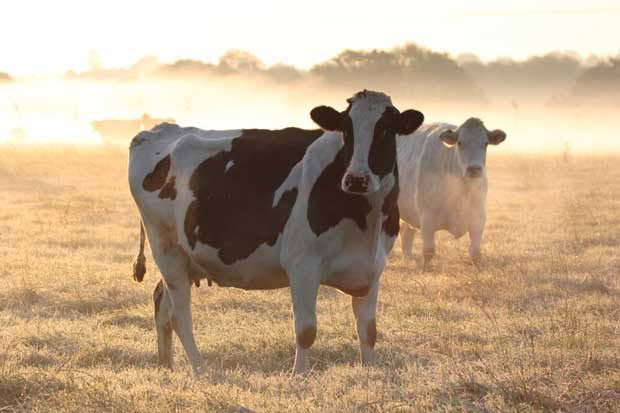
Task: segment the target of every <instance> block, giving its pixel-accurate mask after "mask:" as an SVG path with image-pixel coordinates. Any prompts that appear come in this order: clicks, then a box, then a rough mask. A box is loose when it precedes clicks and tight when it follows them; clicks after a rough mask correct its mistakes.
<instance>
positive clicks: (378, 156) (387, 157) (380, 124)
mask: <svg viewBox="0 0 620 413" xmlns="http://www.w3.org/2000/svg"><path fill="white" fill-rule="evenodd" d="M397 116H398V112H397V110H396V109H395V108H394V107H392V106H388V107H387V108H385V111H384V112H383V114H382V115H381V117H380V118H379V120H378V121H377V123H376V124H375V129H374V133H373V137H372V143H371V145H370V153H369V155H368V166H369V167H370V170H371V171H372V172H373V173H374V174H375V175H377V176H379V178H380V179H383V178H384V177H385V176H386V175H387V174H389V173H390V172H392V171H393V170H394V163H395V162H396V131H395V130H394V127H393V124H394V123H395V122H396V119H397Z"/></svg>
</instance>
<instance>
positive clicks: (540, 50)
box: [0, 0, 620, 76]
mask: <svg viewBox="0 0 620 413" xmlns="http://www.w3.org/2000/svg"><path fill="white" fill-rule="evenodd" d="M618 21H620V0H615V1H610V0H589V1H576V0H563V1H558V0H545V1H541V0H537V1H534V0H521V1H519V2H514V1H496V0H494V1H487V0H470V1H467V2H463V1H441V0H438V1H427V2H417V1H411V0H408V1H387V0H386V1H381V2H365V1H359V0H358V1H334V0H329V1H325V0H316V1H309V2H305V3H301V2H296V1H278V0H273V1H268V0H262V1H240V0H237V1H234V0H229V1H218V2H211V1H187V0H177V1H174V2H170V1H165V2H164V1H160V2H158V1H153V0H150V1H144V0H136V1H127V0H124V1H118V0H108V1H106V2H96V3H95V2H86V1H70V0H58V1H54V2H43V1H32V0H19V1H13V0H9V1H4V2H3V10H2V16H1V17H0V51H1V53H0V72H8V73H9V74H11V75H12V76H41V75H49V74H60V73H65V72H66V71H68V70H75V71H83V70H87V69H88V68H89V67H90V66H92V65H93V64H100V65H101V66H102V67H104V68H111V67H126V66H129V65H131V64H133V63H135V62H136V61H137V60H138V59H139V58H141V57H143V56H145V55H152V56H157V57H158V58H159V59H160V60H162V61H164V62H173V61H176V60H178V59H183V58H191V59H199V60H203V61H216V60H217V59H218V58H219V57H220V56H221V55H222V54H224V53H225V52H226V51H227V50H230V49H240V50H245V51H248V52H251V53H252V54H254V55H256V56H258V57H259V58H260V59H261V60H263V61H264V62H265V63H266V64H268V65H271V64H275V63H287V64H290V65H294V66H297V67H299V68H309V67H311V66H312V65H313V64H315V63H318V62H321V61H325V60H327V59H329V58H330V57H332V56H334V55H336V54H338V53H339V52H341V51H342V50H344V49H373V48H382V49H386V48H392V47H394V46H400V45H403V44H405V43H407V42H414V43H417V44H419V45H421V46H424V47H427V48H430V49H433V50H437V51H443V52H448V53H450V54H451V55H453V56H457V55H458V54H461V53H474V54H476V55H478V56H479V57H480V58H482V59H483V60H485V61H488V60H493V59H496V58H498V57H511V58H513V59H517V60H519V59H525V58H526V57H528V56H531V55H535V54H544V53H546V52H550V51H574V52H577V53H579V54H580V55H581V56H582V57H587V56H589V55H591V54H596V55H602V56H607V55H617V54H620V41H619V40H620V24H618ZM93 51H96V53H94V52H93ZM95 55H96V56H98V59H95V60H96V61H94V59H93V58H92V57H93V56H95Z"/></svg>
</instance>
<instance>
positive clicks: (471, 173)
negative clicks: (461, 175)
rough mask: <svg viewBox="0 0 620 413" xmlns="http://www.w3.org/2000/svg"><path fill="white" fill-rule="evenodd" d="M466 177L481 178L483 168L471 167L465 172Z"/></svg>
mask: <svg viewBox="0 0 620 413" xmlns="http://www.w3.org/2000/svg"><path fill="white" fill-rule="evenodd" d="M465 176H466V177H468V178H480V177H481V176H482V166H480V165H471V166H468V167H467V169H466V170H465Z"/></svg>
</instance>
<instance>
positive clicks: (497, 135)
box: [488, 129, 506, 145]
mask: <svg viewBox="0 0 620 413" xmlns="http://www.w3.org/2000/svg"><path fill="white" fill-rule="evenodd" d="M488 139H489V143H490V144H491V145H499V144H500V143H502V142H504V141H505V140H506V132H504V131H503V130H500V129H495V130H493V131H491V132H489V134H488Z"/></svg>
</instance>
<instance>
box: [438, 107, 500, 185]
mask: <svg viewBox="0 0 620 413" xmlns="http://www.w3.org/2000/svg"><path fill="white" fill-rule="evenodd" d="M439 139H441V141H442V142H443V143H444V144H445V145H446V146H449V147H456V148H455V149H456V153H457V159H458V162H459V166H460V168H461V174H462V175H463V177H467V178H479V177H481V176H483V175H484V168H485V164H486V157H487V146H488V145H489V144H491V145H499V144H500V143H502V142H503V141H504V140H505V139H506V133H505V132H504V131H501V130H499V129H496V130H493V131H490V132H489V131H488V130H487V128H486V127H485V126H484V124H483V123H482V121H481V120H480V119H477V118H469V119H467V120H466V121H465V123H463V124H462V125H461V126H459V127H458V129H457V130H456V131H453V130H451V129H448V130H446V131H444V132H442V133H441V135H439Z"/></svg>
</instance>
